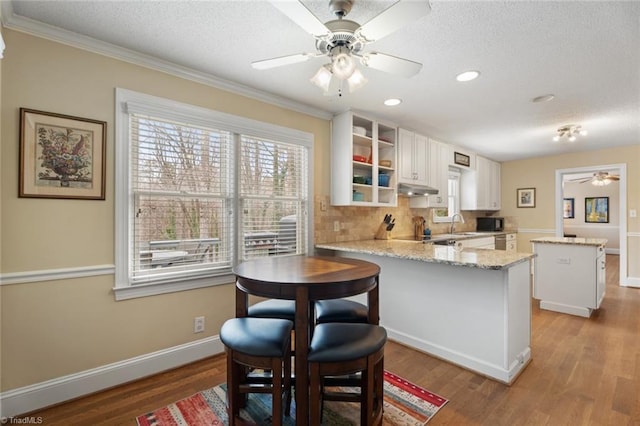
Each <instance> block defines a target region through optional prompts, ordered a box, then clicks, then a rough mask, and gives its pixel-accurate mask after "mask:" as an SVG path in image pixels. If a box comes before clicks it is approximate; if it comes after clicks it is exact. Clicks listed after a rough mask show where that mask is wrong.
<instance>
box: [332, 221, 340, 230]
mask: <svg viewBox="0 0 640 426" xmlns="http://www.w3.org/2000/svg"><path fill="white" fill-rule="evenodd" d="M333 230H334V231H335V232H339V231H340V221H339V220H335V221H334V222H333Z"/></svg>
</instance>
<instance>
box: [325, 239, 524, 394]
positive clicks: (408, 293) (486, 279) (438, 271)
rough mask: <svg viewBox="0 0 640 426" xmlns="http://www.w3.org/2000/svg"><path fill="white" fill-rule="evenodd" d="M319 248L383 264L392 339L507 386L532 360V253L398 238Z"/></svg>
mask: <svg viewBox="0 0 640 426" xmlns="http://www.w3.org/2000/svg"><path fill="white" fill-rule="evenodd" d="M316 249H318V251H319V253H320V254H333V255H336V256H343V257H350V258H354V259H363V260H367V261H370V262H373V263H376V264H378V265H379V266H380V269H381V272H380V284H379V292H380V324H381V325H383V326H384V327H385V328H386V329H387V333H388V335H389V338H391V339H393V340H395V341H398V342H400V343H403V344H405V345H408V346H411V347H413V348H416V349H418V350H422V351H424V352H426V353H429V354H431V355H433V356H436V357H438V358H441V359H444V360H447V361H449V362H452V363H454V364H457V365H460V366H462V367H465V368H468V369H470V370H473V371H476V372H478V373H480V374H483V375H485V376H488V377H491V378H493V379H495V380H497V381H500V382H503V383H507V384H510V383H512V382H513V381H514V380H515V379H516V378H517V376H518V374H519V373H520V372H521V371H522V370H523V369H524V367H525V366H526V365H527V364H528V362H529V360H530V359H531V347H530V345H531V277H530V270H531V259H532V258H533V257H534V255H533V254H530V253H510V252H506V251H503V250H489V249H474V248H462V249H461V248H459V247H457V248H456V247H450V246H437V245H432V244H423V243H421V242H416V241H398V240H367V241H351V242H340V243H325V244H318V245H316Z"/></svg>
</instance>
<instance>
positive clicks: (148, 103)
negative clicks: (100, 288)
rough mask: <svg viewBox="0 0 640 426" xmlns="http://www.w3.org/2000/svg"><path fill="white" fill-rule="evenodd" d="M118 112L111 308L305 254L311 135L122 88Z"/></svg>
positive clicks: (228, 279)
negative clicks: (239, 267)
mask: <svg viewBox="0 0 640 426" xmlns="http://www.w3.org/2000/svg"><path fill="white" fill-rule="evenodd" d="M116 108H117V111H116V113H117V114H116V115H117V119H116V288H115V293H116V298H117V299H126V298H131V297H140V296H146V295H151V294H159V293H167V292H171V291H178V290H184V289H190V288H198V287H204V286H210V285H215V284H221V283H229V282H232V280H233V277H232V276H231V268H232V267H233V265H235V264H237V263H239V262H242V261H245V260H249V259H252V258H256V257H260V256H286V255H292V254H305V253H307V252H308V250H309V245H310V240H311V238H310V232H311V231H310V225H309V224H310V223H311V222H310V221H311V218H310V212H309V199H310V188H311V175H312V170H311V164H312V163H311V158H310V157H311V152H312V144H313V136H312V135H310V134H308V133H305V132H300V131H296V130H292V129H286V128H282V127H279V126H275V125H270V124H266V123H261V122H257V121H254V120H249V119H246V118H242V117H237V116H233V115H229V114H223V113H220V112H216V111H211V110H208V109H204V108H199V107H194V106H190V105H185V104H181V103H178V102H174V101H170V100H166V99H160V98H156V97H152V96H148V95H144V94H139V93H135V92H131V91H128V90H123V89H118V90H117V92H116Z"/></svg>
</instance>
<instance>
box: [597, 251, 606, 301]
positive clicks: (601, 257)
mask: <svg viewBox="0 0 640 426" xmlns="http://www.w3.org/2000/svg"><path fill="white" fill-rule="evenodd" d="M596 268H598V270H597V271H596V276H597V278H596V308H599V307H600V304H601V303H602V299H604V294H605V286H606V284H607V272H606V271H607V268H606V255H605V254H604V247H598V261H597V262H596Z"/></svg>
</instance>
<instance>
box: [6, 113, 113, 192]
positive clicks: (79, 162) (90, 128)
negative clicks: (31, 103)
mask: <svg viewBox="0 0 640 426" xmlns="http://www.w3.org/2000/svg"><path fill="white" fill-rule="evenodd" d="M106 136H107V123H106V122H104V121H99V120H92V119H89V118H81V117H72V116H69V115H63V114H57V113H52V112H44V111H36V110H32V109H27V108H20V176H19V196H20V197H33V198H75V199H88V200H104V199H105V165H106V155H105V154H106Z"/></svg>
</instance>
